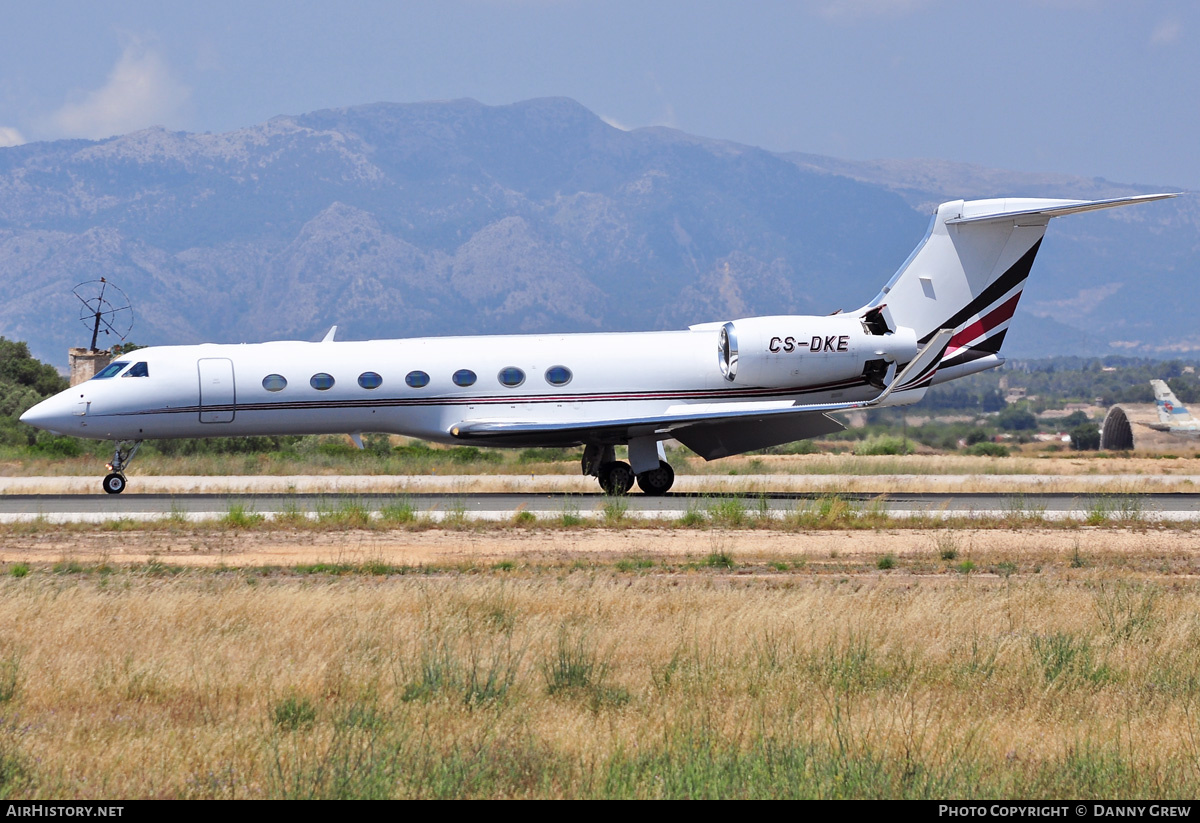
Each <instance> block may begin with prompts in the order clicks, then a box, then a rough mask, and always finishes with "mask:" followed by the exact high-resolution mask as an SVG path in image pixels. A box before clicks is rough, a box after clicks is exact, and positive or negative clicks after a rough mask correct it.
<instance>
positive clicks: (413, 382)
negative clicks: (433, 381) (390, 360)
mask: <svg viewBox="0 0 1200 823" xmlns="http://www.w3.org/2000/svg"><path fill="white" fill-rule="evenodd" d="M404 382H405V383H407V384H408V385H409V386H410V387H411V388H414V389H423V388H425V387H426V386H428V385H429V375H427V374H426V373H425V372H423V371H410V372H409V373H408V374H407V375H405V377H404Z"/></svg>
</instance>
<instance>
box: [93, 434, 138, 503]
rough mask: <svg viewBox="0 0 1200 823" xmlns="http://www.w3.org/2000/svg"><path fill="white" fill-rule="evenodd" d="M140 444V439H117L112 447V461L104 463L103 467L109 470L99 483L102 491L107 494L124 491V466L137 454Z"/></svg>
mask: <svg viewBox="0 0 1200 823" xmlns="http://www.w3.org/2000/svg"><path fill="white" fill-rule="evenodd" d="M141 445H142V441H141V440H133V441H130V440H118V441H117V445H116V448H114V449H113V459H112V462H111V463H106V464H104V467H105V468H106V469H108V470H109V474H107V475H105V477H104V480H103V482H102V483H101V485H102V486H103V487H104V491H106V492H108V493H109V494H120V493H121V492H123V491H125V467H126V466H128V465H129V463H130V462H131V461H132V460H133V456H134V455H135V454H137V450H138V449H139V448H141Z"/></svg>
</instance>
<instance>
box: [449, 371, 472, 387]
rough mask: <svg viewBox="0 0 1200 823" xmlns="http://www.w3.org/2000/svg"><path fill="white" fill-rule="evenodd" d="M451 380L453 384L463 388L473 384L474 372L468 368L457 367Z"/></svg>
mask: <svg viewBox="0 0 1200 823" xmlns="http://www.w3.org/2000/svg"><path fill="white" fill-rule="evenodd" d="M453 380H454V385H456V386H462V387H463V388H464V389H465V388H466V387H467V386H474V385H475V380H476V377H475V372H473V371H471V370H470V369H459V370H458V371H456V372H455V373H454V377H453Z"/></svg>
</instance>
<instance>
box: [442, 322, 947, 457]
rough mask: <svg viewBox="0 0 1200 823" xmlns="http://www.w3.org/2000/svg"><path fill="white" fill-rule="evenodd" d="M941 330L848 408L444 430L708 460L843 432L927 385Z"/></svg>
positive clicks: (484, 423) (479, 422) (776, 407)
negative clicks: (663, 450)
mask: <svg viewBox="0 0 1200 823" xmlns="http://www.w3.org/2000/svg"><path fill="white" fill-rule="evenodd" d="M953 335H954V331H953V329H943V330H941V331H939V332H938V333H937V334H936V335H934V337H933V339H931V340H930V341H929V344H928V345H926V346H925V348H924V349H922V350H921V352H920V353H919V354H918V355H917V356H916V357H915V358H913V359H912V361H910V362H909V363H908V365H906V366H905V367H904V368H903V369H902V370H901V371H900V373H899V374H897V375H896V377H895V378H894V379H893V380H892V382H891V384H889V385H888V387H887V388H885V389H884V390H883V391H882V392H881V393H880V394H879V395H878V396H876V397H874V398H871V399H870V400H859V401H854V402H846V403H810V404H803V403H795V402H790V401H786V400H783V401H774V402H765V403H703V404H681V405H677V406H670V407H668V408H667V409H666V410H665V411H663V412H662V413H660V414H655V415H647V416H644V417H626V418H619V419H607V420H571V421H562V422H544V421H532V420H530V421H520V420H486V419H476V420H463V421H461V422H459V423H457V424H455V425H454V426H451V427H450V434H451V435H453V436H454V437H457V438H460V439H462V440H478V441H480V442H485V443H487V444H489V445H497V446H501V445H512V446H521V445H534V444H538V445H545V444H547V443H560V444H562V445H572V444H577V443H583V442H597V443H623V442H626V441H628V440H629V439H630V438H633V437H647V436H655V437H657V438H659V439H665V438H667V437H673V438H675V439H676V440H679V441H680V442H681V443H683V444H684V445H686V446H687V447H688V448H690V449H692V450H693V451H695V452H696V453H697V454H699V455H700V456H701V457H704V458H705V459H707V460H715V459H716V458H718V457H728V456H729V455H732V454H741V453H743V452H746V451H750V450H753V449H758V448H766V447H767V446H773V445H778V444H780V443H790V442H792V441H794V440H803V439H805V438H809V437H818V436H820V435H822V434H829V433H831V432H835V431H839V430H841V429H843V428H845V427H844V426H843V425H842V424H841V423H839V422H838V421H836V420H834V419H833V418H831V417H829V416H828V415H829V413H830V412H838V411H851V410H854V409H867V408H871V407H872V406H878V405H879V404H880V403H882V402H883V401H884V400H886V399H887V398H888V397H889V396H890V395H891V394H892V392H893V391H894V390H897V389H906V390H907V389H908V388H910V387H912V386H919V385H922V384H924V385H928V378H929V377H930V376H931V375H932V373H933V371H935V370H936V368H937V364H938V362H939V361H940V360H941V357H942V355H943V354H944V353H945V351H946V347H947V346H948V345H949V343H950V338H951V337H953Z"/></svg>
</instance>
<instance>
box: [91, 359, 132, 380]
mask: <svg viewBox="0 0 1200 823" xmlns="http://www.w3.org/2000/svg"><path fill="white" fill-rule="evenodd" d="M128 365H129V361H128V360H118V361H117V362H116V363H109V364H108V365H107V366H105V367H104V368H103V369H101V370H100V371H98V372H96V376H95V377H93V378H92V379H93V380H106V379H108V378H109V377H115V376H116V375H118V374H120V373H121V369H123V368H125V367H126V366H128Z"/></svg>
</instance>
